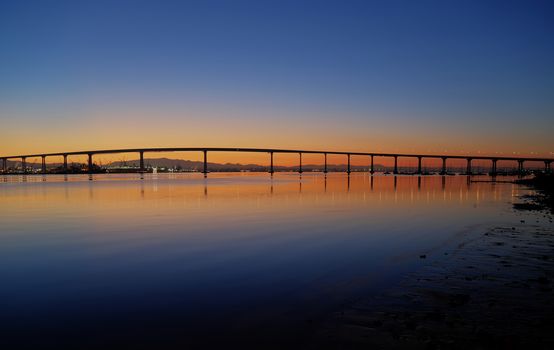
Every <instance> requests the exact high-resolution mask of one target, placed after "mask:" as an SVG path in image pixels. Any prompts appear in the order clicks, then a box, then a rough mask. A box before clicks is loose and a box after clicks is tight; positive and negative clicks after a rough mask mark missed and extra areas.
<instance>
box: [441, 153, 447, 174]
mask: <svg viewBox="0 0 554 350" xmlns="http://www.w3.org/2000/svg"><path fill="white" fill-rule="evenodd" d="M446 159H447V158H446V157H442V169H441V175H446Z"/></svg>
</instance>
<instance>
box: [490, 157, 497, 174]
mask: <svg viewBox="0 0 554 350" xmlns="http://www.w3.org/2000/svg"><path fill="white" fill-rule="evenodd" d="M496 162H497V160H496V159H492V168H491V172H490V175H491V176H496Z"/></svg>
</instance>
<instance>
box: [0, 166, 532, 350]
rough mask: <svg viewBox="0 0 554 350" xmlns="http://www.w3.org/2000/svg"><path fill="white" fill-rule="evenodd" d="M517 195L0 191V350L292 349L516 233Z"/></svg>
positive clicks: (446, 181)
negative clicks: (74, 349) (51, 348)
mask: <svg viewBox="0 0 554 350" xmlns="http://www.w3.org/2000/svg"><path fill="white" fill-rule="evenodd" d="M478 179H481V180H488V178H486V177H484V178H473V180H478ZM523 193H525V190H524V189H522V188H520V187H518V186H515V185H512V184H509V183H491V182H469V181H468V178H467V177H465V176H448V177H441V176H425V177H417V176H396V177H395V176H384V175H375V176H373V177H371V176H368V175H367V174H353V175H351V176H350V177H348V176H346V175H343V174H331V175H328V176H327V177H326V178H325V177H324V176H323V175H322V174H304V175H303V176H302V177H299V175H297V174H276V175H275V176H273V178H271V177H270V176H269V175H267V174H210V175H209V176H208V178H207V179H204V178H203V177H202V176H201V175H199V174H180V175H161V174H160V175H145V176H144V179H141V178H140V177H139V175H135V174H129V175H96V176H94V178H93V180H92V181H89V179H88V176H80V175H75V176H67V177H64V176H46V177H42V176H27V177H25V178H24V177H12V176H7V177H0V308H1V312H0V322H1V325H0V326H1V328H2V330H1V332H3V333H4V334H3V337H2V340H0V342H18V343H20V344H26V345H29V344H31V345H32V344H35V345H39V344H42V345H44V344H47V345H48V344H64V345H67V346H78V347H83V348H84V347H87V346H90V347H98V346H101V345H106V344H115V343H118V344H129V343H132V344H134V346H135V348H136V347H140V346H145V347H146V346H149V347H151V346H153V345H156V346H162V347H163V346H168V345H169V344H171V345H187V344H196V345H198V344H207V343H211V342H217V341H221V342H223V343H226V344H233V343H232V342H235V343H237V344H238V343H239V342H243V341H245V339H249V340H250V341H256V342H265V343H272V344H278V343H280V342H281V343H282V344H286V343H287V342H293V343H294V342H299V341H302V340H301V338H302V337H303V336H304V335H305V333H306V332H308V331H309V329H310V327H312V326H313V325H314V324H316V323H317V320H318V319H319V318H321V317H322V316H323V315H325V314H327V313H328V312H332V311H333V310H334V309H335V308H337V307H338V306H340V305H341V304H343V303H345V302H349V301H352V300H355V299H356V298H358V297H360V296H367V295H371V294H372V293H378V292H379V291H382V290H383V289H384V288H387V287H389V286H391V284H393V283H395V282H396V281H398V279H399V278H400V277H401V276H402V274H405V273H406V272H409V271H412V270H414V269H417V268H418V267H419V266H421V264H423V263H425V262H428V261H429V259H440V258H441V257H442V256H443V255H444V252H446V251H448V249H450V248H451V247H452V246H453V245H454V244H456V242H459V239H460V237H462V236H467V235H471V234H479V233H482V232H483V231H484V230H486V229H487V228H489V227H491V226H495V225H510V224H511V223H515V222H518V221H519V217H517V216H516V214H514V213H513V211H512V208H511V203H512V202H513V201H515V200H517V198H516V196H518V195H520V194H523ZM422 254H426V256H427V259H426V260H423V259H420V255H422Z"/></svg>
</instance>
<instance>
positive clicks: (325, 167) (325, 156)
mask: <svg viewBox="0 0 554 350" xmlns="http://www.w3.org/2000/svg"><path fill="white" fill-rule="evenodd" d="M323 158H324V165H323V173H325V174H327V153H323Z"/></svg>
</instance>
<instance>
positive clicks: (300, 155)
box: [298, 153, 302, 174]
mask: <svg viewBox="0 0 554 350" xmlns="http://www.w3.org/2000/svg"><path fill="white" fill-rule="evenodd" d="M298 155H299V165H300V166H299V168H298V173H299V174H302V153H298Z"/></svg>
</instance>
